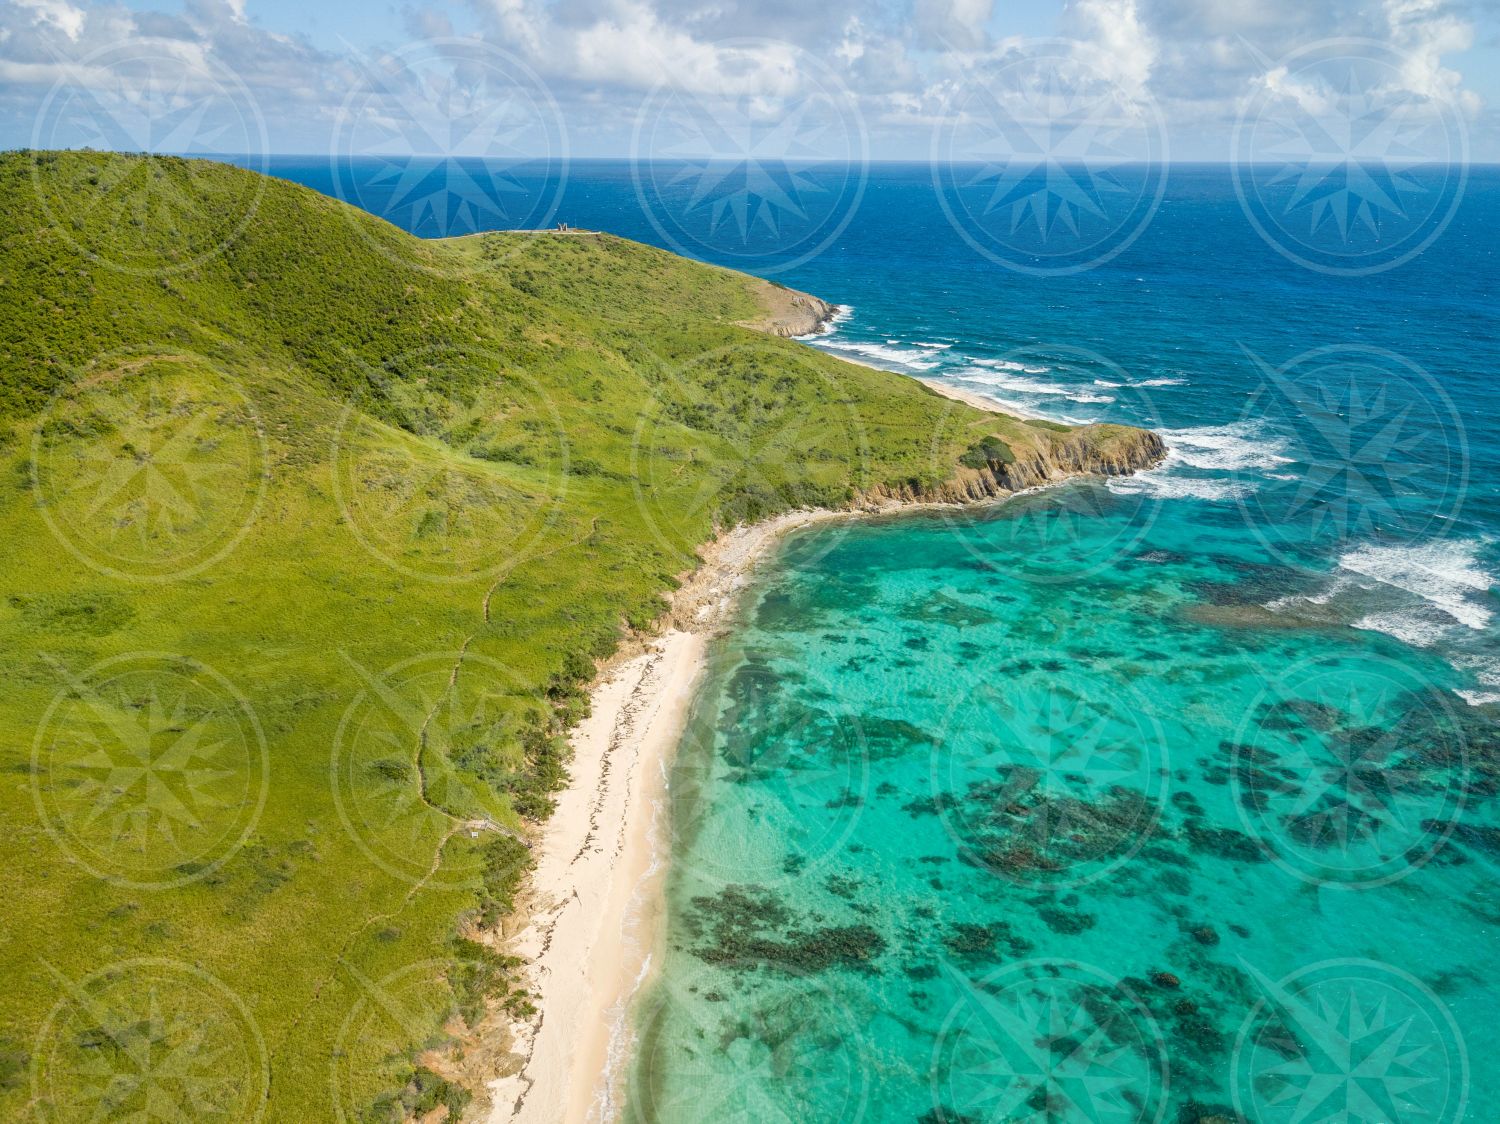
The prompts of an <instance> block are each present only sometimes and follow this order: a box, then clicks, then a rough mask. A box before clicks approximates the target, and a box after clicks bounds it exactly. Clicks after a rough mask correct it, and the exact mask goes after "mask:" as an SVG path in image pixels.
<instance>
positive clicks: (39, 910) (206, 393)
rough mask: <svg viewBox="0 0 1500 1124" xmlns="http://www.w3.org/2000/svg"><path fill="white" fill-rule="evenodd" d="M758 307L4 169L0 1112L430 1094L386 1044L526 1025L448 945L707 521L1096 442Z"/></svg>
mask: <svg viewBox="0 0 1500 1124" xmlns="http://www.w3.org/2000/svg"><path fill="white" fill-rule="evenodd" d="M765 292H766V288H765V286H764V285H763V284H762V283H752V282H751V281H750V279H747V278H744V277H742V276H740V275H737V274H733V273H730V272H727V271H724V270H719V269H714V268H711V267H708V266H703V265H699V264H695V263H691V262H688V261H685V260H683V259H680V258H677V257H674V256H672V255H670V254H667V253H664V252H661V251H657V250H654V249H650V248H647V247H644V246H640V245H636V244H633V243H630V242H626V241H623V240H621V239H618V238H612V237H609V236H605V235H592V234H571V235H562V234H544V235H528V234H511V235H505V234H494V235H483V236H476V237H472V238H466V239H460V240H454V241H450V242H440V243H430V242H421V241H419V240H416V239H414V238H411V237H409V236H407V235H405V234H403V233H401V232H400V231H398V230H396V229H395V228H393V227H391V226H389V225H387V224H385V223H383V222H380V221H378V220H376V219H373V218H371V217H369V216H367V215H364V214H362V213H360V212H357V211H355V210H353V209H352V208H349V207H347V206H345V205H343V204H340V203H337V202H335V201H332V200H330V199H327V198H324V197H322V196H319V195H317V194H315V193H313V192H311V191H308V190H305V189H303V188H300V187H296V186H293V185H290V184H286V183H282V182H279V181H273V180H267V179H264V178H262V177H258V176H255V175H253V174H251V173H248V172H244V171H240V170H236V169H233V168H230V167H225V166H220V165H214V164H206V163H201V162H192V161H182V160H175V159H157V158H152V159H144V158H132V157H123V156H114V155H106V154H96V153H67V154H46V153H43V154H37V153H12V154H7V155H4V156H0V684H3V688H0V689H3V692H4V705H3V707H0V775H3V776H4V777H6V778H8V780H7V781H6V783H5V784H4V785H3V786H0V823H3V825H4V829H5V830H4V835H3V841H0V848H3V856H4V862H3V863H0V888H3V896H4V901H5V904H6V908H5V910H4V914H3V918H0V975H3V978H4V979H5V981H6V986H5V988H4V989H3V998H0V1118H3V1119H7V1120H9V1119H33V1118H34V1119H44V1120H72V1119H84V1118H87V1119H105V1118H113V1117H115V1116H122V1117H123V1116H129V1115H130V1114H131V1113H132V1112H144V1111H145V1110H146V1108H147V1107H148V1105H156V1106H157V1109H156V1111H158V1112H160V1111H163V1110H162V1109H161V1107H160V1106H161V1105H169V1106H170V1105H174V1104H175V1105H178V1106H179V1108H178V1109H177V1111H180V1112H181V1113H182V1115H181V1118H182V1119H195V1120H197V1119H204V1120H210V1119H214V1120H217V1119H223V1120H253V1119H257V1118H258V1116H259V1114H261V1113H262V1111H263V1118H264V1119H268V1120H285V1121H312V1120H330V1119H340V1118H342V1119H351V1120H355V1119H359V1120H363V1119H372V1120H383V1119H391V1120H394V1119H400V1118H401V1117H402V1116H403V1115H420V1114H421V1113H423V1112H425V1111H428V1110H431V1109H433V1108H434V1107H435V1106H437V1105H439V1104H441V1103H448V1104H449V1105H450V1106H451V1107H454V1108H456V1107H458V1106H459V1105H460V1104H461V1103H462V1102H463V1101H464V1099H465V1093H464V1091H463V1090H462V1089H461V1088H459V1087H458V1086H455V1085H451V1084H449V1083H447V1082H446V1081H444V1080H443V1079H441V1078H439V1077H438V1076H436V1074H434V1073H433V1072H432V1070H431V1068H430V1067H436V1068H438V1069H445V1066H448V1065H451V1064H453V1061H452V1058H451V1057H450V1058H449V1059H448V1061H447V1062H440V1061H436V1060H433V1056H432V1055H431V1054H424V1053H423V1051H424V1050H425V1049H428V1048H430V1047H433V1046H435V1045H437V1044H439V1043H441V1042H442V1041H443V1040H444V1039H445V1038H448V1037H452V1036H453V1035H455V1034H457V1033H458V1032H461V1031H462V1030H463V1029H464V1027H465V1025H466V1024H467V1025H469V1026H473V1025H474V1024H475V1023H477V1022H479V1021H480V1020H482V1019H483V1018H485V1017H486V1012H487V1011H488V1012H493V1011H494V1010H495V1009H496V1008H497V1006H503V1005H505V1004H509V1005H510V1006H511V1007H512V1008H513V1009H515V1008H520V1007H523V1006H524V1004H525V997H524V996H523V995H520V994H516V993H513V992H512V991H510V990H509V984H508V983H507V974H508V973H507V968H508V966H507V965H506V963H505V962H504V961H503V960H501V959H500V958H499V957H498V956H496V955H494V954H493V953H491V952H489V951H487V950H486V948H485V946H484V945H482V944H480V943H476V942H475V941H472V940H469V939H466V936H465V935H467V936H470V937H471V936H473V935H474V934H476V933H477V932H478V931H479V929H480V927H482V926H483V925H485V924H488V923H492V922H494V921H495V919H496V918H497V917H499V916H501V915H502V914H504V913H505V912H506V911H507V910H508V909H509V908H510V907H511V899H512V894H513V892H514V890H515V887H516V884H517V881H518V879H519V878H520V877H521V876H522V874H523V873H524V869H525V860H526V854H527V852H526V848H525V847H524V845H523V844H522V843H520V842H518V841H517V837H518V835H524V834H525V833H527V832H528V831H529V830H531V828H532V826H533V825H535V824H536V823H538V822H539V821H541V820H542V819H544V818H545V817H546V815H547V813H548V811H549V809H550V802H551V794H552V793H553V792H554V791H555V790H556V788H557V787H558V785H559V784H560V783H561V782H562V780H563V778H564V776H565V768H566V761H565V747H564V741H563V735H564V733H565V731H566V729H567V727H568V726H569V724H570V723H571V722H573V721H575V720H576V719H577V717H578V716H579V714H580V712H581V710H582V708H583V707H584V706H585V705H586V700H585V695H584V693H583V689H584V687H585V685H586V684H587V682H588V681H589V680H590V678H591V677H592V675H593V674H594V666H595V661H596V660H598V659H600V658H603V657H605V656H608V655H609V654H610V652H611V651H612V650H613V649H614V648H615V646H616V644H617V642H618V641H619V639H620V638H621V636H622V634H623V633H624V631H625V630H626V629H627V628H635V629H647V628H649V627H651V625H652V622H653V621H654V620H655V619H656V618H657V617H658V616H659V614H660V612H661V610H662V608H663V604H664V602H663V595H664V594H665V593H667V592H668V591H670V590H671V589H672V588H673V586H674V584H675V582H676V580H677V578H678V576H679V575H681V574H683V573H684V572H685V571H687V570H689V569H690V568H691V567H692V566H693V564H694V560H695V550H696V548H697V547H698V546H700V545H701V544H703V543H704V542H705V541H706V540H708V539H709V538H710V537H711V536H712V535H713V533H714V531H715V529H716V528H717V527H720V526H723V525H726V524H730V523H733V522H735V521H738V520H742V519H752V518H756V517H760V516H764V515H767V514H770V513H773V512H776V511H780V510H784V509H787V508H790V507H795V506H800V505H808V504H821V505H831V506H840V505H845V504H848V503H850V502H852V501H854V500H856V499H858V498H859V497H860V496H862V495H871V496H881V495H900V496H912V495H935V494H953V492H954V489H957V491H958V492H960V493H962V494H973V493H975V491H976V490H978V491H983V490H987V489H989V488H991V487H992V486H998V485H1002V484H1004V483H1006V482H1007V481H1011V482H1029V476H1028V474H1033V475H1034V472H1035V468H1036V466H1037V465H1038V464H1042V463H1044V462H1046V461H1047V458H1052V462H1053V463H1060V464H1066V465H1068V466H1070V467H1088V466H1089V463H1090V458H1091V457H1093V456H1094V454H1095V453H1096V452H1097V453H1098V454H1099V455H1100V456H1101V457H1103V458H1104V460H1105V461H1107V462H1108V463H1109V465H1111V466H1115V467H1123V466H1125V464H1126V462H1128V461H1129V460H1130V459H1131V457H1132V456H1134V455H1135V454H1134V453H1132V452H1131V451H1130V448H1133V442H1134V438H1133V437H1132V434H1131V433H1130V431H1124V430H1119V429H1114V428H1111V427H1099V428H1098V429H1095V430H1090V431H1085V432H1082V433H1080V432H1059V431H1058V429H1057V427H1047V426H1037V425H1028V424H1024V423H1021V422H1018V421H1015V420H1012V419H1005V418H1000V417H997V416H993V415H985V414H983V413H980V412H978V411H974V410H971V409H969V408H968V407H965V406H958V405H955V404H953V403H950V402H947V401H946V400H943V399H940V398H938V397H936V396H934V395H933V394H931V393H930V392H928V391H927V390H926V389H925V388H923V387H921V386H919V385H918V384H916V383H914V382H912V381H910V380H907V379H904V378H901V377H899V376H895V375H889V374H885V373H883V372H879V371H873V370H868V369H865V368H861V367H855V366H850V365H848V364H844V363H840V362H838V361H836V360H834V359H832V358H829V357H827V356H824V355H821V354H818V353H816V352H813V351H812V350H811V349H809V348H806V347H804V346H802V345H799V344H797V343H795V342H791V341H785V340H781V339H774V338H771V337H769V336H763V335H759V334H757V333H755V332H753V331H751V330H749V329H747V328H744V327H741V326H740V325H741V324H746V323H754V322H757V321H761V320H763V319H764V315H765V312H766V309H765V308H764V307H763V305H764V296H763V294H764V293H765ZM1122 445H1123V446H1125V447H1128V448H1127V449H1126V452H1125V453H1124V454H1122V453H1121V452H1120V449H1121V447H1122ZM1122 457H1123V459H1122ZM944 489H947V490H946V491H945V490H944ZM445 1072H451V1070H447V1069H445ZM181 1106H186V1107H181ZM141 1118H145V1117H144V1116H143V1117H141ZM162 1118H164V1119H172V1118H174V1117H172V1116H171V1115H166V1116H163V1117H162Z"/></svg>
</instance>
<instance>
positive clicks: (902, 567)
mask: <svg viewBox="0 0 1500 1124" xmlns="http://www.w3.org/2000/svg"><path fill="white" fill-rule="evenodd" d="M1280 553H1283V554H1284V553H1285V552H1280ZM1273 557H1277V555H1272V553H1271V552H1270V551H1268V550H1267V549H1266V546H1265V543H1264V542H1263V541H1262V540H1261V539H1259V538H1257V537H1256V536H1253V535H1249V534H1247V533H1246V525H1245V522H1244V517H1243V512H1239V511H1236V510H1234V509H1233V508H1226V507H1225V506H1224V505H1217V506H1216V505H1212V504H1208V503H1196V502H1190V501H1183V500H1176V501H1162V500H1159V499H1156V498H1151V497H1148V496H1146V495H1142V494H1134V493H1132V492H1131V490H1130V489H1129V488H1123V489H1122V488H1120V487H1119V485H1118V484H1117V485H1116V487H1115V489H1114V490H1111V488H1110V487H1108V486H1107V485H1106V484H1104V483H1087V484H1077V485H1070V486H1067V487H1065V488H1062V489H1057V490H1053V491H1050V492H1046V493H1040V494H1037V495H1033V496H1026V497H1021V498H1019V499H1016V500H1013V501H1011V502H1009V503H1006V504H1003V505H1000V506H998V507H995V508H992V509H989V510H988V511H985V512H983V513H976V514H965V515H959V514H956V513H954V514H936V515H919V516H907V517H900V518H892V519H887V520H879V521H867V522H856V523H848V524H840V525H835V526H823V527H820V528H815V529H811V530H808V531H805V532H803V533H800V534H798V535H795V536H794V537H792V538H791V539H790V540H788V542H787V543H786V544H785V546H784V547H783V549H782V551H781V552H780V555H779V557H778V558H776V559H775V560H774V561H773V562H772V563H771V564H769V565H768V566H767V567H766V568H765V570H764V572H763V574H762V576H761V578H760V580H759V582H758V584H757V585H756V586H755V587H754V588H753V589H752V590H751V591H749V593H748V594H747V595H746V600H745V603H744V606H743V608H742V613H741V616H742V619H741V621H740V622H739V625H738V627H737V628H736V629H735V630H734V631H733V633H732V635H731V636H729V637H727V638H725V639H723V640H722V641H720V642H718V644H717V646H716V647H715V648H714V650H713V655H712V666H711V671H710V676H709V680H708V682H707V684H706V685H705V687H704V688H703V690H702V692H701V694H700V696H699V698H698V700H697V704H696V708H695V711H694V716H693V719H692V725H691V730H690V732H689V734H688V736H687V737H686V739H685V741H684V744H683V746H682V748H681V751H680V756H679V759H678V761H677V763H676V766H675V768H674V769H673V771H672V775H671V784H672V807H671V818H672V824H673V838H672V848H673V852H672V856H671V868H670V876H669V883H670V884H669V890H668V898H669V911H670V920H669V940H668V944H669V949H668V951H667V953H666V954H665V959H664V962H663V963H661V964H659V965H658V973H657V976H656V978H655V980H654V981H653V982H652V984H651V985H650V986H649V987H648V988H647V990H646V993H645V994H644V995H643V997H642V999H641V1000H640V1009H639V1011H638V1014H637V1026H638V1028H639V1033H640V1042H639V1048H638V1051H637V1053H636V1056H635V1059H634V1062H633V1068H632V1072H631V1075H630V1095H629V1109H628V1116H629V1118H630V1119H632V1120H636V1121H659V1122H662V1124H687V1122H695V1124H696V1122H699V1121H706V1120H713V1121H724V1120H746V1121H758V1122H759V1121H783V1120H785V1121H856V1120H865V1121H872V1122H885V1121H923V1122H934V1124H935V1122H942V1124H961V1122H962V1124H966V1122H970V1121H1001V1120H1027V1121H1057V1122H1064V1121H1066V1122H1072V1121H1159V1120H1161V1121H1199V1120H1210V1121H1213V1120H1217V1119H1223V1120H1241V1119H1244V1120H1254V1121H1257V1122H1281V1121H1285V1122H1297V1121H1321V1120H1338V1121H1371V1122H1374V1121H1393V1120H1400V1121H1408V1120H1432V1121H1450V1120H1490V1119H1494V1105H1496V1104H1497V1103H1500V1064H1497V1063H1496V1062H1495V1060H1494V1058H1495V1056H1496V1047H1497V1046H1500V1033H1497V1031H1496V1028H1495V1024H1496V1022H1497V1018H1496V1012H1497V1011H1500V1002H1497V1000H1500V989H1497V983H1500V964H1497V963H1496V958H1495V956H1494V953H1493V949H1494V933H1495V928H1496V926H1497V924H1500V885H1497V883H1496V877H1495V876H1496V868H1497V861H1500V828H1497V826H1496V821H1495V816H1494V812H1493V807H1492V804H1491V801H1492V799H1493V793H1494V789H1495V785H1496V783H1497V776H1500V774H1497V772H1496V764H1497V760H1500V744H1497V741H1496V738H1495V735H1494V725H1493V721H1492V718H1490V717H1488V716H1487V715H1488V710H1489V708H1487V707H1475V706H1470V705H1468V704H1467V703H1466V702H1465V701H1464V699H1463V698H1461V697H1460V696H1459V695H1457V694H1455V693H1454V689H1455V688H1462V687H1463V686H1464V685H1465V684H1466V683H1468V680H1466V679H1465V678H1464V677H1463V676H1462V674H1461V673H1460V672H1459V671H1457V670H1455V669H1454V667H1452V666H1451V665H1450V664H1449V663H1447V662H1445V661H1444V660H1443V659H1441V658H1439V657H1438V656H1437V655H1435V654H1431V653H1427V652H1424V651H1422V650H1420V649H1418V648H1415V647H1412V646H1409V645H1406V644H1403V643H1401V642H1399V641H1398V640H1396V639H1394V638H1392V637H1389V636H1386V635H1384V634H1382V633H1381V632H1378V631H1371V630H1368V629H1366V628H1358V629H1357V628H1353V627H1351V624H1352V623H1353V622H1355V621H1356V620H1365V619H1367V618H1368V617H1369V616H1370V614H1371V613H1372V612H1375V611H1378V609H1379V605H1378V604H1376V603H1373V602H1372V601H1371V600H1370V599H1371V598H1377V597H1379V596H1380V593H1379V591H1378V589H1377V587H1376V586H1375V585H1374V584H1372V585H1371V586H1370V587H1369V588H1367V589H1364V590H1361V589H1359V588H1353V589H1348V588H1345V586H1346V584H1347V583H1343V582H1340V581H1337V580H1336V577H1335V575H1334V574H1333V573H1332V572H1331V571H1332V570H1333V569H1334V567H1335V566H1336V562H1335V561H1333V560H1330V561H1329V562H1327V563H1326V564H1324V566H1322V567H1321V568H1320V565H1319V564H1318V563H1317V562H1316V561H1308V562H1307V563H1305V564H1299V565H1296V566H1292V565H1290V564H1283V563H1282V562H1279V561H1272V560H1268V559H1271V558H1273Z"/></svg>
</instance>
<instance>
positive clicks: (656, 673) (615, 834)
mask: <svg viewBox="0 0 1500 1124" xmlns="http://www.w3.org/2000/svg"><path fill="white" fill-rule="evenodd" d="M922 381H923V382H924V383H925V384H926V385H927V386H929V387H931V388H932V390H934V391H935V392H936V393H938V394H941V395H943V396H945V397H948V398H952V399H955V400H956V401H960V402H964V403H967V404H969V405H971V406H975V407H977V408H979V409H982V410H986V411H989V412H995V413H1003V412H1006V411H1004V410H1002V409H1001V408H1000V407H999V406H998V404H997V403H995V402H992V401H990V400H988V399H986V398H984V397H983V396H982V395H979V394H975V393H972V392H969V391H965V390H960V389H957V388H955V387H951V386H945V385H943V384H941V383H934V382H929V381H927V380H925V379H924V380H922ZM1004 498H1006V497H1003V496H997V497H996V501H997V502H999V501H1002V500H1003V499H1004ZM952 506H953V505H951V504H942V503H904V504H903V503H892V504H889V505H886V506H882V507H871V508H869V509H865V510H852V511H828V510H819V511H796V512H789V513H787V514H785V515H782V516H779V517H777V518H775V519H771V520H768V521H766V522H764V523H757V524H755V525H753V526H749V527H737V528H735V529H734V530H733V531H730V532H727V533H726V534H723V535H721V536H720V537H719V538H718V539H716V540H715V541H714V542H713V543H711V544H710V545H709V546H707V547H706V548H705V549H704V551H703V564H702V565H701V566H700V567H699V568H698V570H697V571H695V572H694V574H693V575H692V576H691V577H690V578H689V579H688V580H687V581H686V582H685V583H684V585H683V586H682V588H681V589H679V590H678V591H677V592H676V593H675V594H674V595H673V598H672V606H671V610H670V611H669V613H668V615H667V616H668V621H669V627H668V628H667V629H666V630H665V631H664V632H663V633H662V634H661V635H659V636H657V637H654V638H652V639H651V640H649V641H647V642H646V645H645V648H644V650H639V649H637V650H635V651H633V652H629V651H627V653H626V654H623V655H621V656H620V657H618V658H617V659H616V660H615V661H613V662H612V663H611V664H610V665H608V666H607V667H606V668H605V670H604V672H603V673H602V674H601V676H600V679H599V680H598V682H597V683H596V684H595V685H594V687H593V689H592V692H591V702H592V706H591V711H590V717H589V718H588V719H587V720H585V721H584V722H582V723H581V724H580V725H579V726H578V727H577V728H576V729H575V730H574V731H573V733H572V735H571V737H570V739H569V740H570V743H571V745H572V747H573V760H572V764H571V779H570V781H569V784H568V787H567V788H566V789H565V790H564V791H563V793H562V794H561V795H560V796H559V798H558V802H557V809H556V811H555V812H554V813H553V815H552V817H551V819H550V820H549V821H548V823H547V826H546V829H545V831H544V833H543V835H542V840H541V842H540V844H539V845H538V847H537V852H538V854H537V865H536V870H535V871H534V873H533V875H532V878H531V882H530V889H529V890H528V891H527V893H526V895H524V897H523V899H522V902H521V907H520V909H519V910H518V912H517V914H516V915H515V918H514V921H515V922H516V923H518V924H519V928H518V929H517V930H516V931H514V932H512V933H510V934H509V935H508V938H507V939H506V940H504V941H503V942H502V946H503V948H504V950H505V951H506V952H508V953H510V954H512V955H515V956H518V957H520V958H521V959H523V960H524V961H525V962H526V967H525V969H523V972H522V975H523V978H524V979H525V981H526V982H527V984H528V986H529V987H530V990H531V992H532V995H533V998H534V1001H535V1003H536V1006H537V1008H538V1009H539V1011H540V1012H541V1014H540V1017H539V1018H536V1019H533V1020H531V1021H530V1022H528V1023H526V1024H523V1025H519V1026H516V1027H514V1028H513V1031H514V1033H515V1035H516V1041H515V1042H514V1044H513V1045H512V1048H511V1049H512V1054H513V1055H514V1056H519V1058H520V1060H521V1064H520V1066H519V1069H518V1071H517V1072H514V1073H512V1074H509V1075H507V1076H504V1077H500V1078H498V1079H496V1080H494V1081H491V1082H490V1083H489V1089H490V1093H491V1109H490V1115H489V1117H488V1120H489V1124H530V1122H537V1124H541V1122H546V1124H558V1122H561V1124H594V1122H605V1121H610V1120H612V1119H614V1118H615V1117H617V1116H618V1115H619V1113H620V1112H621V1111H622V1109H623V1105H622V1103H621V1102H622V1094H623V1091H624V1090H623V1083H624V1078H625V1072H624V1071H625V1069H626V1068H627V1067H626V1066H625V1065H623V1064H620V1063H621V1062H622V1061H623V1059H625V1058H627V1057H628V1055H629V1052H630V1047H631V1040H630V1034H631V1028H630V1026H629V1020H628V1013H629V1007H630V1003H631V1000H632V998H633V997H634V996H635V994H636V992H637V991H638V989H639V988H640V986H641V984H642V982H643V981H644V980H645V979H646V978H647V977H648V975H649V969H650V966H651V962H652V959H653V954H654V953H655V952H656V951H657V944H658V941H659V939H660V938H661V936H662V933H661V924H660V922H661V916H660V914H661V908H662V897H663V895H662V884H661V879H662V878H663V876H664V875H665V868H666V861H665V860H666V855H665V850H666V841H665V825H664V822H663V817H664V816H665V814H666V795H667V772H666V770H667V766H668V764H669V763H670V761H671V759H672V754H673V753H674V751H675V749H676V747H677V742H678V738H679V736H680V735H681V733H682V731H683V728H684V726H685V724H686V721H687V717H688V712H689V709H690V707H691V705H692V701H693V696H694V693H695V692H696V690H697V687H698V685H699V682H700V680H701V678H702V674H703V670H704V666H705V654H706V652H707V648H708V643H709V640H710V639H711V638H712V636H713V635H714V634H715V632H716V631H718V630H719V629H721V628H723V627H724V626H725V625H726V623H727V622H728V620H729V617H730V614H731V612H732V610H733V609H734V607H735V605H736V603H737V600H738V594H739V592H740V590H742V589H743V588H744V586H745V585H746V583H747V582H748V581H749V579H750V576H751V573H752V571H753V569H754V567H755V565H756V563H757V562H758V561H759V560H760V559H762V558H763V557H764V556H765V555H766V553H767V552H768V551H769V549H770V548H771V547H772V546H773V545H774V544H775V543H776V542H777V540H779V539H780V538H781V536H782V535H784V534H785V533H787V532H788V531H791V530H794V529H796V528H798V527H805V526H808V525H809V524H813V523H822V522H829V521H833V520H841V519H851V518H858V517H860V516H864V515H869V514H877V513H880V512H886V511H895V510H901V511H910V510H920V509H923V508H939V507H952Z"/></svg>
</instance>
